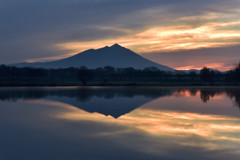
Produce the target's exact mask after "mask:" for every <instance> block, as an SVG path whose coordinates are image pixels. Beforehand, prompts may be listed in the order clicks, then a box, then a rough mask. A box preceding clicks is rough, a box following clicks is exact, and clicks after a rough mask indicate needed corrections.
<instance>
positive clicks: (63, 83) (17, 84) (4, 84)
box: [0, 81, 240, 87]
mask: <svg viewBox="0 0 240 160" xmlns="http://www.w3.org/2000/svg"><path fill="white" fill-rule="evenodd" d="M31 86H33V87H34V86H36V87H37V86H39V87H40V86H43V87H44V86H46V87H47V86H52V87H54V86H240V83H239V82H204V81H198V82H189V81H179V82H176V81H160V82H159V81H152V82H151V81H147V82H133V81H129V82H127V81H124V82H107V83H103V82H89V83H87V84H85V85H83V84H82V83H81V82H76V81H72V82H71V81H69V82H66V81H55V82H54V81H49V82H48V81H42V82H40V81H32V82H29V81H18V82H14V81H4V82H3V81H0V87H31Z"/></svg>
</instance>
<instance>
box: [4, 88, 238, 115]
mask: <svg viewBox="0 0 240 160" xmlns="http://www.w3.org/2000/svg"><path fill="white" fill-rule="evenodd" d="M218 95H226V96H228V97H229V98H231V99H233V100H234V105H236V106H238V107H240V90H239V88H218V89H217V88H171V87H170V88H167V87H86V88H79V87H56V88H51V87H45V88H35V87H33V88H1V89H0V100H1V101H13V102H14V101H18V100H29V99H31V100H34V99H47V100H54V101H57V102H63V103H66V104H70V105H72V106H75V107H77V108H79V109H82V110H85V111H87V112H89V113H94V112H97V113H100V114H103V115H106V116H108V115H110V116H112V117H114V118H118V117H120V116H122V115H124V114H126V113H129V112H131V111H133V110H135V109H136V108H138V107H140V106H142V105H143V104H145V103H148V102H151V101H153V100H154V99H158V98H160V97H164V96H199V97H200V98H201V100H202V101H203V102H204V103H207V102H208V101H210V100H211V99H212V98H214V97H215V96H218Z"/></svg>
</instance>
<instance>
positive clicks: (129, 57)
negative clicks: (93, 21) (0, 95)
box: [12, 44, 174, 71]
mask: <svg viewBox="0 0 240 160" xmlns="http://www.w3.org/2000/svg"><path fill="white" fill-rule="evenodd" d="M12 66H16V67H41V68H68V67H81V66H86V67H87V68H91V69H94V68H98V67H105V66H112V67H115V68H127V67H133V68H135V69H143V68H146V67H157V68H158V69H160V70H164V71H174V69H172V68H169V67H167V66H164V65H160V64H158V63H155V62H152V61H150V60H148V59H146V58H144V57H142V56H140V55H138V54H136V53H134V52H133V51H131V50H129V49H127V48H124V47H122V46H120V45H118V44H114V45H113V46H111V47H108V46H106V47H104V48H100V49H96V50H95V49H89V50H86V51H84V52H82V53H79V54H77V55H74V56H72V57H69V58H65V59H61V60H57V61H51V62H37V63H18V64H12Z"/></svg>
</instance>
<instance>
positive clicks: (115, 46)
mask: <svg viewBox="0 0 240 160" xmlns="http://www.w3.org/2000/svg"><path fill="white" fill-rule="evenodd" d="M119 47H121V48H122V46H120V45H119V44H117V43H115V44H114V45H112V46H111V48H119Z"/></svg>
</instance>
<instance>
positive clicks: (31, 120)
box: [0, 87, 240, 160]
mask: <svg viewBox="0 0 240 160" xmlns="http://www.w3.org/2000/svg"><path fill="white" fill-rule="evenodd" d="M239 93H240V89H239V88H217V89H216V88H183V87H181V88H173V87H171V88H167V87H165V88H161V87H155V88H152V87H128V88H121V87H114V88H111V87H109V88H108V87H106V88H98V87H92V88H77V87H72V88H69V87H66V88H58V87H57V88H2V89H0V126H1V129H2V132H1V133H0V136H1V137H5V138H4V139H3V140H2V141H1V144H2V146H4V147H0V149H1V151H0V153H1V154H0V158H1V159H73V160H75V159H86V160H94V159H105V160H111V159H115V160H120V159H143V160H159V159H168V160H190V159H191V160H192V159H199V160H200V159H201V160H212V159H218V160H225V159H239V158H240V152H239V146H240V134H239V132H240V125H239V124H240V118H239V115H240V112H239V110H238V108H236V107H233V106H234V105H235V106H238V107H239V106H240V105H239V96H240V94H239ZM26 137H27V139H26ZM32 146H34V147H32ZM12 153H15V154H12ZM26 155H27V156H26Z"/></svg>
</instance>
